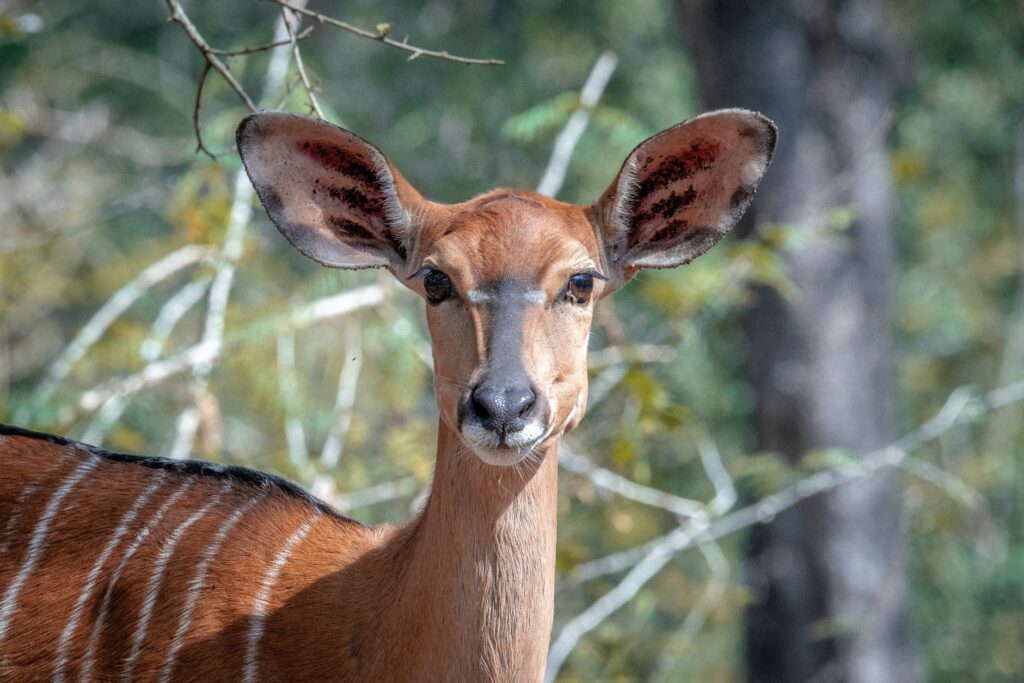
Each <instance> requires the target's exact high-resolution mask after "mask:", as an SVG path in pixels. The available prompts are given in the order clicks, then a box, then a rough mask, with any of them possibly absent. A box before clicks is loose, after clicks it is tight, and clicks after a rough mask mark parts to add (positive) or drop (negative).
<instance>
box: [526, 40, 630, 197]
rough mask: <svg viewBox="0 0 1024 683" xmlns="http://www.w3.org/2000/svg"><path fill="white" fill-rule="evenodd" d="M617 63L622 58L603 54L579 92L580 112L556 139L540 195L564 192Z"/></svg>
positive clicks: (577, 110) (551, 195)
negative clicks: (576, 154)
mask: <svg viewBox="0 0 1024 683" xmlns="http://www.w3.org/2000/svg"><path fill="white" fill-rule="evenodd" d="M618 63H619V58H618V57H617V56H616V55H615V53H613V52H602V53H601V55H600V56H599V57H598V58H597V61H596V62H594V67H593V68H592V69H591V70H590V75H589V76H588V77H587V80H586V82H585V83H584V84H583V90H581V91H580V106H579V108H578V109H576V111H574V112H573V113H572V116H570V117H569V121H568V122H567V123H566V124H565V128H563V129H562V132H560V133H559V134H558V137H557V138H555V145H554V147H553V148H552V150H551V158H550V159H549V160H548V166H547V168H546V169H544V175H542V176H541V179H540V183H538V185H537V192H539V193H540V194H542V195H545V196H547V197H554V196H555V195H556V194H558V191H559V190H561V189H562V185H563V183H565V174H566V172H567V171H568V170H569V161H570V159H572V153H573V150H575V149H576V143H578V142H579V141H580V137H581V136H582V135H583V131H584V130H586V128H587V124H588V123H590V115H591V113H592V112H593V111H594V107H596V106H597V102H598V100H600V99H601V94H602V93H604V89H605V86H607V85H608V80H609V79H610V78H611V77H612V73H613V72H614V71H615V66H616V65H617V64H618Z"/></svg>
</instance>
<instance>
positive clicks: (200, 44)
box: [167, 0, 256, 111]
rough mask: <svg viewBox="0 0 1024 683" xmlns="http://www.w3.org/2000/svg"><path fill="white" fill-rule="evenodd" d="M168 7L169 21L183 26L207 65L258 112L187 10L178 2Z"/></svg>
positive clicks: (173, 1)
mask: <svg viewBox="0 0 1024 683" xmlns="http://www.w3.org/2000/svg"><path fill="white" fill-rule="evenodd" d="M167 7H168V8H169V9H170V10H171V14H170V16H169V17H167V20H168V21H173V22H174V23H176V24H178V25H179V26H181V28H182V30H184V31H185V35H187V36H188V38H189V40H191V41H192V43H193V44H194V45H195V46H196V47H197V48H199V52H200V53H202V55H203V59H205V60H206V64H207V65H208V66H209V67H210V68H211V69H213V70H214V71H216V72H217V73H219V74H220V75H221V77H223V79H224V80H225V81H226V82H227V84H228V85H229V86H231V89H232V90H234V91H235V93H236V94H237V95H238V97H239V98H240V99H241V100H242V103H243V104H245V106H246V107H247V108H248V109H249V111H256V103H255V102H253V101H252V98H251V97H249V93H247V92H245V88H243V87H242V84H241V83H239V82H238V80H237V79H235V77H234V75H233V74H232V73H231V71H230V70H228V67H227V66H225V64H224V62H222V61H221V60H220V59H218V58H217V53H216V52H215V51H214V49H213V48H211V47H210V44H209V43H207V42H206V40H205V39H204V38H203V36H202V35H200V34H199V30H198V29H197V28H196V26H195V24H193V23H192V20H191V19H189V18H188V15H187V14H185V10H183V9H182V8H181V4H180V3H179V2H178V0H167Z"/></svg>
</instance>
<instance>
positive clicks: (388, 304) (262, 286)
mask: <svg viewBox="0 0 1024 683" xmlns="http://www.w3.org/2000/svg"><path fill="white" fill-rule="evenodd" d="M169 7H170V6H169V5H168V4H165V3H164V2H161V1H158V0H149V1H147V2H132V3H113V2H88V1H78V2H70V1H67V0H49V1H48V2H45V3H42V2H30V1H19V0H13V1H12V0H6V1H0V420H2V421H4V422H8V423H11V422H15V423H18V424H20V425H22V426H26V427H30V428H34V429H39V430H46V431H54V432H57V433H61V434H66V435H69V436H72V437H74V438H79V439H83V440H86V441H89V442H92V443H96V444H102V445H104V446H105V447H107V448H110V449H114V450H123V451H129V452H142V453H149V454H162V455H168V456H172V457H181V456H184V455H186V454H191V456H192V457H197V458H204V459H211V460H216V461H220V462H227V463H232V464H242V465H248V466H253V467H258V468H261V469H265V470H270V471H273V472H277V473H280V474H282V475H284V476H286V477H288V478H290V479H293V480H295V481H298V482H301V483H302V484H304V485H305V486H308V487H312V488H313V489H314V490H315V491H316V492H317V493H319V494H320V495H322V496H324V497H325V498H327V499H328V500H330V501H331V502H333V503H334V504H335V505H337V506H338V507H339V508H340V509H342V510H343V511H345V512H346V513H347V514H350V515H352V516H353V517H355V518H357V519H359V520H361V521H364V522H367V523H376V522H380V521H400V520H403V519H406V518H408V517H409V516H410V515H411V514H413V513H414V511H415V510H416V509H417V508H418V506H419V505H420V504H421V503H422V500H423V496H424V495H425V492H426V490H427V488H428V487H429V481H430V474H431V467H432V458H433V440H434V433H435V422H436V412H435V407H434V401H433V396H432V386H431V371H430V350H429V345H428V340H427V337H426V332H425V324H424V318H423V313H422V310H421V303H420V302H419V300H418V299H416V298H415V297H413V296H412V295H411V294H409V293H407V292H406V291H404V290H403V289H402V288H401V287H400V286H398V285H396V284H393V283H392V282H391V281H390V279H389V276H387V275H386V274H380V273H374V272H359V273H348V272H337V271H329V270H327V269H323V268H319V267H317V266H316V265H315V264H314V263H312V262H311V261H308V260H306V259H304V258H303V257H302V256H300V255H299V254H298V253H297V252H295V251H294V250H292V249H291V248H289V247H288V246H287V244H286V243H285V241H284V240H283V239H282V238H280V236H279V235H278V234H277V232H276V231H275V230H274V228H273V227H272V226H271V225H270V223H269V221H268V220H267V219H266V217H265V215H264V214H263V212H262V210H261V209H260V207H259V206H258V204H256V203H254V199H253V196H252V193H251V190H250V188H249V186H248V181H247V180H246V179H245V178H244V175H240V174H239V168H240V164H239V161H238V157H237V155H236V154H235V153H234V151H233V137H232V135H233V130H234V128H235V126H236V124H237V122H238V121H239V119H240V118H241V117H242V116H243V115H244V114H245V113H246V111H247V108H246V106H245V105H244V104H243V102H242V101H241V99H240V98H239V97H238V95H237V94H236V93H235V92H233V91H232V89H231V88H230V87H229V86H228V85H227V84H226V83H225V81H224V79H223V78H221V76H220V75H218V74H217V73H215V72H211V73H209V74H208V76H207V78H206V79H205V85H204V87H203V90H202V106H201V109H200V110H199V118H200V120H201V126H202V133H203V140H204V142H205V145H206V147H208V148H209V150H211V151H212V152H214V153H220V152H223V154H222V155H220V156H218V158H217V160H216V161H214V160H212V159H211V158H210V156H208V155H205V154H203V153H197V152H196V139H195V130H194V125H193V116H194V114H195V112H196V108H195V105H194V103H195V99H196V91H197V86H198V84H199V83H200V80H201V79H200V76H201V74H202V73H203V72H204V64H206V60H205V59H204V57H203V55H202V54H201V53H200V51H199V50H198V49H197V47H196V45H195V44H194V42H193V41H192V40H190V39H189V37H188V36H187V35H186V33H185V32H184V31H183V30H182V26H181V25H179V24H176V23H170V22H168V21H166V19H167V17H168V14H169V12H170V9H169ZM311 8H312V9H314V10H318V11H322V12H325V13H329V14H332V15H333V16H334V17H336V18H337V19H341V20H344V21H347V22H350V23H352V24H354V25H356V26H359V27H362V28H364V29H366V30H367V31H369V32H370V33H371V34H374V35H378V36H379V35H381V34H386V35H387V36H388V37H390V38H393V39H395V40H399V41H401V40H402V39H403V38H405V37H406V36H408V40H409V43H411V44H414V45H416V46H419V47H424V48H431V49H436V50H447V51H448V52H450V53H452V54H456V55H462V56H470V57H478V58H485V59H492V58H493V59H499V60H503V61H504V64H503V65H497V66H472V67H470V66H466V65H463V64H459V63H455V62H452V61H450V60H445V59H432V58H430V57H429V56H420V57H419V58H417V59H415V60H413V61H408V58H409V57H410V53H409V52H408V51H403V50H401V49H397V48H394V47H390V46H387V45H385V44H382V43H381V42H380V41H378V40H372V39H371V40H368V39H364V38H360V37H358V36H356V35H353V34H351V33H348V32H345V31H343V30H340V29H338V28H336V27H331V26H326V25H320V24H319V23H318V22H316V21H315V20H312V19H310V18H309V17H305V18H303V20H302V21H301V22H300V24H299V25H297V26H295V27H294V32H295V33H297V34H298V35H300V36H304V37H303V38H302V39H301V41H300V42H299V45H300V46H301V57H302V60H303V64H304V66H305V72H306V74H307V76H308V80H309V81H310V85H311V86H313V87H314V89H316V92H317V99H318V102H319V105H320V107H321V108H322V111H323V114H324V116H325V117H326V118H327V119H329V120H330V121H332V122H335V123H338V124H340V125H343V126H345V127H347V128H350V129H351V130H353V131H355V132H356V133H358V134H359V135H361V136H363V137H365V138H367V139H368V140H370V141H372V142H374V143H375V144H377V145H378V146H379V147H381V148H382V149H383V150H384V151H385V153H387V154H388V155H389V156H390V158H391V159H392V161H393V162H394V163H395V164H396V166H397V167H398V168H399V169H401V171H402V172H403V174H404V175H405V176H406V177H407V178H408V179H409V180H410V181H411V182H412V183H413V184H414V185H416V186H417V187H418V188H419V189H420V191H421V192H422V193H423V194H424V195H426V196H427V197H429V198H431V199H434V200H437V201H446V202H454V201H461V200H464V199H466V198H469V197H470V196H472V195H474V194H476V193H479V192H483V191H485V190H488V189H490V188H492V187H495V186H500V185H507V186H515V187H526V188H532V187H536V186H537V183H538V182H539V181H540V178H541V176H542V175H543V173H544V171H545V169H546V168H547V167H548V165H549V160H550V158H551V156H552V151H553V149H555V148H558V147H559V144H558V143H557V142H556V141H557V140H558V139H560V138H562V139H563V142H562V145H561V149H562V150H563V151H564V150H566V149H571V152H572V153H571V157H567V158H568V159H569V164H568V168H567V172H566V173H565V174H564V177H562V178H559V179H558V182H557V189H558V191H557V196H558V198H560V199H563V200H565V201H572V202H580V203H589V202H591V201H593V200H594V199H595V198H596V197H597V196H598V195H599V194H600V192H601V191H602V190H603V189H604V188H605V187H606V185H607V184H608V183H609V182H610V181H611V179H612V178H613V177H614V175H615V173H616V172H617V170H618V168H619V165H620V164H621V162H622V160H623V159H624V158H625V156H626V155H627V154H628V153H629V151H630V150H631V149H632V147H633V146H634V145H636V144H637V143H638V142H640V141H641V140H643V139H644V138H645V137H647V136H649V135H651V134H653V133H655V132H658V131H659V130H661V129H663V128H666V127H668V126H670V125H672V124H674V123H676V122H678V121H681V120H683V119H686V118H688V117H690V116H693V115H696V114H698V113H700V112H702V111H704V110H707V109H711V108H717V107H728V106H742V107H748V108H752V109H757V110H760V111H762V112H764V113H765V114H766V115H768V116H769V117H771V118H772V119H774V120H775V121H776V123H777V124H778V126H779V129H780V145H779V149H778V152H777V154H776V157H775V161H774V162H773V165H772V167H771V169H770V170H769V172H768V175H767V179H766V181H765V182H764V184H763V185H762V187H761V190H760V192H759V194H758V197H757V199H756V201H755V204H754V206H753V207H752V209H751V211H750V212H749V214H748V216H747V217H746V218H745V219H744V221H743V223H742V224H741V226H740V228H738V229H737V231H736V233H737V234H735V235H733V236H732V237H730V238H729V239H727V240H725V241H724V242H723V243H721V244H720V245H719V246H718V247H716V248H715V249H713V250H712V251H711V252H710V253H708V254H707V255H706V256H704V257H702V258H701V259H700V260H698V261H696V262H695V263H694V264H692V265H690V266H687V267H685V268H681V269H678V270H675V271H652V272H643V273H641V274H640V275H639V276H638V277H637V278H636V279H635V280H634V282H633V283H631V284H630V285H629V286H628V287H626V288H625V289H624V290H623V291H622V292H620V293H619V294H617V295H616V297H615V299H614V301H603V302H601V304H600V305H599V307H598V316H597V322H596V326H595V331H594V335H593V338H592V343H591V354H592V356H591V368H592V370H591V400H590V403H591V407H590V410H589V414H588V417H587V418H586V419H585V420H584V422H583V424H582V426H581V427H580V428H579V429H578V430H577V431H576V432H575V433H574V434H573V435H572V436H571V438H569V439H567V440H566V443H565V446H566V448H565V452H564V453H563V456H564V461H563V465H564V469H563V472H562V477H561V488H560V511H559V520H560V521H559V524H560V527H559V548H558V569H559V576H558V592H557V596H556V600H557V602H556V611H555V627H554V634H553V644H554V645H553V649H552V655H551V664H550V666H549V671H548V676H549V679H555V678H557V680H560V681H594V680H602V681H603V680H614V681H634V680H637V681H639V680H644V681H646V680H658V681H689V680H705V681H716V682H717V681H726V682H728V681H765V682H769V681H771V682H775V681H778V682H782V681H786V682H789V681H793V682H805V681H806V682H811V681H858V682H864V683H867V682H872V683H875V682H881V681H900V682H902V681H908V682H914V681H924V680H930V681H940V682H945V681H949V682H953V681H956V682H960V681H993V682H995V681H1020V680H1024V648H1022V647H1021V643H1024V502H1022V497H1021V495H1020V493H1021V491H1022V485H1024V466H1022V465H1024V454H1022V451H1024V449H1022V446H1024V432H1022V429H1021V418H1022V407H1024V385H1022V378H1024V281H1022V272H1021V265H1022V263H1024V107H1022V104H1024V9H1022V6H1021V5H1020V3H1018V2H1014V1H1012V0H988V1H985V2H964V1H962V0H960V1H957V0H929V1H928V2H925V1H924V0H893V1H891V2H886V3H883V2H880V1H878V2H876V1H872V0H846V1H840V0H829V1H815V0H728V1H726V0H723V1H721V2H714V1H712V0H693V1H686V0H679V2H669V1H668V0H634V1H633V2H629V3H626V2H622V3H616V2H592V1H588V2H583V1H580V0H570V1H564V2H553V1H551V0H527V1H522V2H498V1H497V0H473V1H472V2H469V1H462V2H447V1H442V0H431V1H429V2H425V3H423V2H421V3H415V2H408V1H405V0H377V1H376V2H369V1H366V0H357V1H355V2H349V3H344V5H343V6H340V7H336V6H334V5H332V4H327V3H322V2H315V1H314V2H313V3H312V5H311ZM183 11H185V12H187V14H188V16H189V17H190V19H191V21H192V22H194V24H195V28H196V30H197V31H198V34H199V35H201V36H202V38H203V39H205V41H206V42H207V43H208V44H209V45H210V46H212V47H214V48H217V49H220V50H225V51H231V50H238V49H241V48H246V47H256V46H262V45H267V44H268V43H272V42H273V41H275V40H281V39H282V38H287V33H286V32H284V31H283V24H282V23H281V11H280V7H279V6H278V5H275V4H274V3H273V2H267V1H259V0H221V1H220V2H215V3H214V2H207V3H199V2H194V1H193V2H187V3H185V4H184V5H183ZM309 27H314V30H312V32H311V33H308V35H305V31H306V30H307V29H308V28H309ZM606 52H607V53H611V54H610V55H609V56H607V57H605V58H604V59H603V60H602V59H599V56H600V55H601V54H602V53H606ZM612 55H613V56H612ZM294 57H295V55H294V54H293V50H292V49H291V46H290V45H287V44H286V45H284V46H282V47H279V48H276V49H274V50H264V51H258V52H253V53H251V54H240V55H233V56H232V55H222V56H221V57H219V59H223V60H225V61H227V63H228V64H229V66H230V70H231V73H232V74H233V75H234V76H235V77H237V79H238V81H239V84H240V86H241V87H242V88H244V89H245V91H246V92H247V93H248V94H249V95H250V96H251V98H252V99H253V101H254V102H255V103H257V104H258V105H259V106H261V107H265V108H286V109H290V110H292V111H300V112H308V111H310V103H309V96H308V93H307V91H306V88H305V87H304V86H303V83H302V77H301V74H300V73H299V71H298V70H297V69H296V62H295V59H294ZM595 65H597V66H598V67H599V68H597V69H596V71H597V72H601V71H602V70H603V76H606V77H609V80H607V83H606V84H604V83H600V82H595V80H596V81H601V80H602V78H601V76H602V73H596V74H592V70H594V67H595ZM588 76H594V78H592V79H591V86H592V87H591V89H590V93H589V96H588V97H585V98H582V99H581V95H580V92H581V89H582V88H583V85H584V83H585V82H587V80H588ZM597 95H599V102H598V103H597V104H596V105H595V104H593V101H592V98H593V97H595V96H597ZM574 115H575V116H576V120H577V123H585V124H586V127H585V130H583V133H582V135H581V136H580V137H579V139H578V142H577V143H576V144H575V145H571V144H568V143H571V142H572V141H571V140H569V139H567V138H565V135H566V133H565V126H566V124H567V123H568V122H569V121H570V119H571V118H572V117H573V116H574ZM574 125H576V124H574ZM599 599H600V602H599Z"/></svg>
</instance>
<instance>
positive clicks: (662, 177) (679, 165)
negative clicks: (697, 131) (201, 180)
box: [636, 139, 720, 203]
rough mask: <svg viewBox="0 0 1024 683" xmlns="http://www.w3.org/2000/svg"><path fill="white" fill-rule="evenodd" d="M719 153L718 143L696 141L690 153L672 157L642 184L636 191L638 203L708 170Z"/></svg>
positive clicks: (691, 145)
mask: <svg viewBox="0 0 1024 683" xmlns="http://www.w3.org/2000/svg"><path fill="white" fill-rule="evenodd" d="M719 151H720V145H719V144H718V143H717V142H709V141H707V140H703V139H700V140H694V141H693V143H691V144H690V149H689V151H686V152H682V153H680V154H676V155H673V156H671V157H670V158H669V159H667V160H666V161H665V162H664V163H663V164H662V165H661V166H659V167H658V169H657V170H656V171H654V172H653V173H651V174H650V176H648V177H647V179H646V180H644V181H643V182H641V183H640V185H639V187H638V188H637V191H636V201H637V202H638V203H639V202H641V201H643V200H644V199H645V198H646V197H647V195H649V194H651V193H652V192H656V191H658V190H661V189H664V188H666V187H668V186H669V185H670V184H672V183H676V182H679V181H680V180H686V179H687V178H692V177H693V176H694V175H695V174H696V173H699V172H700V171H706V170H708V169H709V168H711V166H712V164H714V163H715V160H716V159H718V155H719Z"/></svg>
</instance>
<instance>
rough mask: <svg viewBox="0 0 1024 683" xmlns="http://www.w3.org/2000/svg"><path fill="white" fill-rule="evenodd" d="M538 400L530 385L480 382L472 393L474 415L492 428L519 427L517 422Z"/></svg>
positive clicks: (471, 404)
mask: <svg viewBox="0 0 1024 683" xmlns="http://www.w3.org/2000/svg"><path fill="white" fill-rule="evenodd" d="M536 400H537V395H536V394H535V393H534V391H533V389H532V388H531V387H530V386H529V385H525V384H524V385H516V384H507V385H498V384H490V383H484V384H480V385H478V386H477V387H476V389H474V390H473V392H472V394H470V406H471V408H472V410H473V413H474V415H475V416H476V417H477V419H479V420H480V421H481V422H483V423H484V425H485V426H487V427H489V428H491V429H501V430H506V429H510V428H511V429H513V430H515V429H518V428H519V427H518V426H516V425H515V424H514V423H516V422H517V421H518V420H519V418H521V417H523V416H524V415H526V413H527V412H529V410H530V408H532V407H533V404H534V403H535V402H536Z"/></svg>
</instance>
